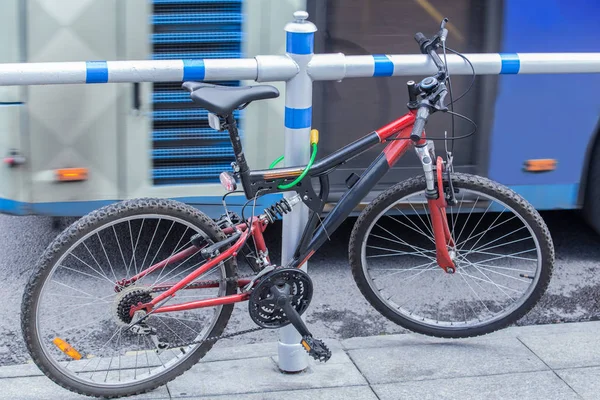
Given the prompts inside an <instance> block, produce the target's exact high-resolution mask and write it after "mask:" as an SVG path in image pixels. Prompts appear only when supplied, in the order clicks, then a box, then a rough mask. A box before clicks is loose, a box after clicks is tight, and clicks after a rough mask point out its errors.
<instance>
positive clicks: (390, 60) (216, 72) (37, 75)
mask: <svg viewBox="0 0 600 400" xmlns="http://www.w3.org/2000/svg"><path fill="white" fill-rule="evenodd" d="M465 57H467V58H468V59H469V60H470V61H471V63H472V64H473V67H474V68H475V73H476V74H477V75H496V74H550V73H551V74H571V73H573V74H575V73H576V74H580V73H600V53H500V54H497V53H496V54H465ZM447 59H448V68H449V70H450V73H451V74H453V75H470V74H471V68H470V66H469V65H468V64H467V63H466V62H465V61H464V60H463V59H462V58H460V57H458V56H456V55H454V54H449V55H448V58H447ZM299 71H300V68H299V66H298V65H297V63H296V61H294V60H293V59H292V58H290V57H289V56H286V55H280V56H257V57H255V58H242V59H205V60H143V61H81V62H52V63H15V64H0V85H2V86H12V85H49V84H82V83H94V84H96V83H124V82H182V81H185V80H205V81H224V80H255V81H259V82H272V81H287V80H290V79H292V78H293V77H295V76H296V75H297V74H298V73H299ZM435 72H436V68H435V66H434V65H433V63H432V62H431V60H430V59H429V57H428V56H425V55H422V54H414V55H412V54H410V55H394V54H390V55H386V54H380V55H369V56H347V55H344V54H341V53H340V54H315V55H313V56H312V58H311V60H310V62H309V64H308V66H307V74H308V76H310V78H311V79H312V80H340V79H344V78H358V77H380V76H414V75H425V74H432V73H435Z"/></svg>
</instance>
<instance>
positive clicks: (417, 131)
mask: <svg viewBox="0 0 600 400" xmlns="http://www.w3.org/2000/svg"><path fill="white" fill-rule="evenodd" d="M429 113H430V111H429V106H427V105H425V104H422V105H421V106H419V109H418V111H417V118H416V119H415V123H414V125H413V129H412V132H411V133H410V139H411V140H412V141H413V142H418V141H419V140H421V135H422V134H423V130H424V129H425V124H426V123H427V118H428V117H429Z"/></svg>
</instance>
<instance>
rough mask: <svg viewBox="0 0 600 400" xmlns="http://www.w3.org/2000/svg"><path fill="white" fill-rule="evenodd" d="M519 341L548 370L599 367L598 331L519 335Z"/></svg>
mask: <svg viewBox="0 0 600 400" xmlns="http://www.w3.org/2000/svg"><path fill="white" fill-rule="evenodd" d="M519 340H521V341H522V342H523V343H524V344H525V345H526V346H527V347H529V348H530V349H531V351H533V352H534V353H535V354H536V355H537V356H538V357H539V358H541V359H542V360H544V362H546V363H547V364H548V365H549V366H550V368H553V369H555V368H576V367H594V366H600V341H599V340H598V330H592V329H585V330H581V331H574V332H570V333H569V334H527V333H524V334H519Z"/></svg>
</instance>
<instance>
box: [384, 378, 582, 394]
mask: <svg viewBox="0 0 600 400" xmlns="http://www.w3.org/2000/svg"><path fill="white" fill-rule="evenodd" d="M373 390H375V393H376V394H377V396H378V397H379V399H380V400H392V399H394V400H396V399H402V400H410V399H415V400H417V399H418V400H429V399H431V400H444V399H448V400H455V399H461V400H469V399H486V400H491V399H499V400H510V399H514V400H523V399H527V400H547V399H561V400H570V399H579V397H578V396H577V394H576V393H575V392H574V391H573V390H571V389H570V388H569V386H568V385H566V384H565V383H564V382H563V381H562V380H561V379H560V378H558V377H557V376H556V375H555V374H554V373H553V372H552V371H539V372H527V373H518V374H503V375H491V376H476V377H466V378H453V379H436V380H430V381H418V382H415V381H413V382H404V383H390V384H384V385H373Z"/></svg>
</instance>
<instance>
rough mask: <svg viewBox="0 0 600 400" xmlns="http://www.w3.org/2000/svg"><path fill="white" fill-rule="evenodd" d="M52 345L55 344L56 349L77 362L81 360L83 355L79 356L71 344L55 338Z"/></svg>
mask: <svg viewBox="0 0 600 400" xmlns="http://www.w3.org/2000/svg"><path fill="white" fill-rule="evenodd" d="M52 343H54V344H55V345H56V347H58V348H59V349H60V351H62V352H63V353H65V354H66V355H68V356H69V357H71V358H73V359H75V360H81V354H79V352H78V351H77V350H75V349H74V348H73V347H72V346H71V345H70V344H69V343H67V342H65V341H64V340H62V339H61V338H54V340H53V341H52Z"/></svg>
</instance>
